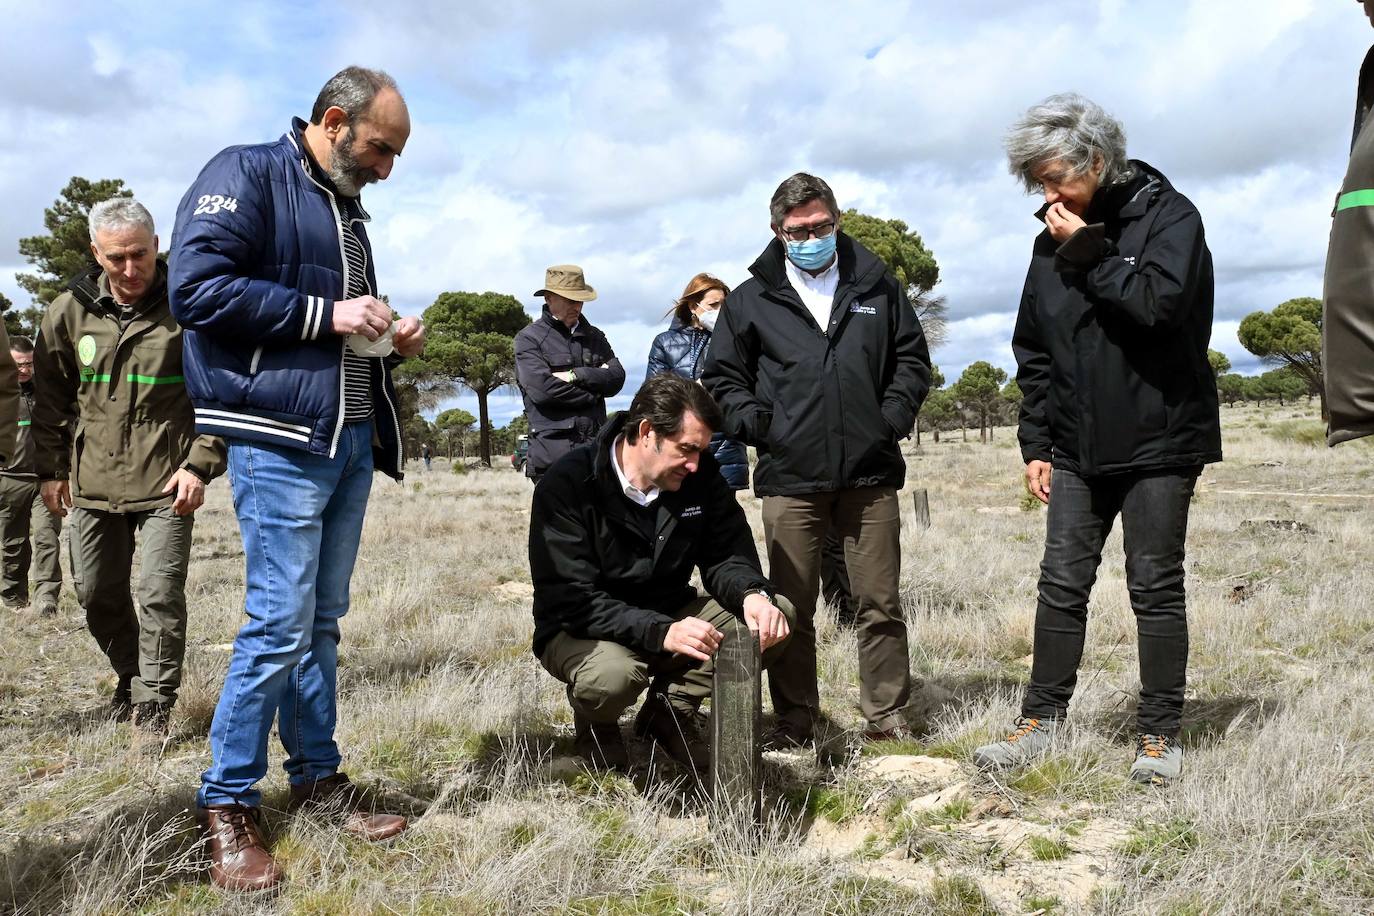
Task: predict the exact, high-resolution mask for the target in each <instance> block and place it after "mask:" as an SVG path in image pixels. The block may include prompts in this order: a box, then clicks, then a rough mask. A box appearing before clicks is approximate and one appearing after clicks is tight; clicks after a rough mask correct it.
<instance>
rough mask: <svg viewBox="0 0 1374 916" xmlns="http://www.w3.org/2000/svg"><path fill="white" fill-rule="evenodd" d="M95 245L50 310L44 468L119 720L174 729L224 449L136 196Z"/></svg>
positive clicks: (104, 218) (123, 202) (104, 214)
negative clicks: (206, 417) (198, 524)
mask: <svg viewBox="0 0 1374 916" xmlns="http://www.w3.org/2000/svg"><path fill="white" fill-rule="evenodd" d="M90 234H91V251H92V253H93V254H94V255H95V259H96V262H97V263H98V265H99V268H98V269H97V270H93V271H91V272H90V273H88V274H84V275H81V276H78V277H76V278H75V279H74V280H72V281H71V283H70V284H69V285H68V290H69V291H68V292H66V293H64V294H62V295H61V296H59V297H58V298H57V299H55V300H54V301H53V303H52V304H51V305H50V306H48V310H47V313H46V314H45V315H44V316H43V325H42V330H41V331H40V332H39V336H38V348H37V352H36V353H35V359H34V375H35V385H36V388H37V392H38V399H37V402H36V404H35V405H34V416H33V439H34V445H35V447H36V456H35V464H36V468H37V472H38V477H39V479H40V480H41V481H42V495H43V502H44V503H45V504H46V505H47V507H48V509H49V510H50V511H52V512H53V513H55V514H57V515H63V516H65V515H67V510H68V509H71V515H70V521H69V523H68V524H69V531H70V533H71V541H70V544H69V549H70V552H71V565H72V584H73V585H74V586H75V588H76V596H77V600H78V601H80V602H81V606H82V608H84V609H85V611H86V623H87V626H88V627H89V628H90V631H91V635H92V636H94V637H95V640H96V642H97V644H99V646H100V648H101V650H102V651H104V652H105V654H106V655H107V656H109V659H110V664H111V665H112V666H113V667H114V670H115V673H116V674H117V675H118V676H119V684H118V686H117V687H116V688H115V693H114V697H113V699H112V701H111V708H112V711H113V712H114V714H115V715H116V717H118V718H123V717H126V716H127V715H128V714H129V713H130V712H133V713H134V714H135V716H134V718H135V722H136V723H137V724H140V725H143V726H145V727H147V728H149V729H150V730H155V731H165V730H166V728H167V723H168V719H169V716H170V714H171V709H172V704H173V703H175V702H176V695H177V688H178V687H179V686H180V684H181V662H182V658H183V656H184V654H185V651H186V569H187V565H188V562H189V560H190V554H191V525H192V519H193V515H192V513H194V512H195V511H196V509H198V508H199V507H200V505H201V503H202V502H203V501H204V498H205V484H206V483H208V482H209V481H210V480H211V479H213V478H214V477H216V476H218V475H219V474H220V473H222V472H223V471H224V467H225V450H224V443H223V442H222V441H221V440H219V439H218V438H215V437H213V436H197V435H196V434H195V418H194V416H193V414H192V410H191V401H190V398H189V397H188V396H187V394H186V385H185V381H184V379H183V378H182V372H181V328H180V327H179V326H178V325H177V323H176V321H175V319H173V318H172V313H171V311H170V309H169V307H168V304H167V270H166V267H165V266H164V265H163V264H161V263H159V262H158V260H157V236H156V235H155V234H154V230H153V218H152V216H151V215H150V214H149V213H148V211H147V209H145V208H144V207H143V205H142V204H139V203H138V202H137V201H134V200H131V199H128V198H117V199H115V200H109V201H105V202H103V203H99V204H96V205H95V206H94V207H92V208H91V215H90ZM135 532H142V539H143V550H142V560H141V561H140V564H139V583H138V603H139V606H140V608H141V613H139V614H137V615H135V612H134V601H133V596H132V594H131V592H130V575H131V568H132V565H133V555H134V535H135ZM135 707H136V709H135Z"/></svg>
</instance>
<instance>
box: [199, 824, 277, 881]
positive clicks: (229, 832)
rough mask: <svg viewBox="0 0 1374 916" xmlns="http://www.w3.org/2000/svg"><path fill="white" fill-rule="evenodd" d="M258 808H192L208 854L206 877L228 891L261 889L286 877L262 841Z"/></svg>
mask: <svg viewBox="0 0 1374 916" xmlns="http://www.w3.org/2000/svg"><path fill="white" fill-rule="evenodd" d="M260 817H261V811H260V810H259V809H257V808H250V807H248V806H247V805H210V806H209V807H206V808H197V809H196V820H197V821H199V822H200V829H201V831H202V832H203V833H204V834H205V844H206V846H207V847H208V851H209V854H210V880H211V881H213V882H214V883H215V885H216V886H217V887H222V888H224V889H225V890H229V891H265V890H270V889H272V888H274V887H276V886H277V885H278V884H280V883H281V882H282V880H283V879H284V878H285V877H286V876H285V875H284V874H283V873H282V870H281V869H280V868H278V867H277V863H276V862H275V861H273V859H272V855H271V853H269V852H268V851H267V844H266V843H264V842H263V841H262V833H261V832H259V830H258V819H259V818H260Z"/></svg>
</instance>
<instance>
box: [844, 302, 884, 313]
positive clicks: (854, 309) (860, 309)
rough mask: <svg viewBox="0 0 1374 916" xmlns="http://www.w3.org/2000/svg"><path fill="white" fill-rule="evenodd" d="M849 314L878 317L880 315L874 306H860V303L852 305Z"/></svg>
mask: <svg viewBox="0 0 1374 916" xmlns="http://www.w3.org/2000/svg"><path fill="white" fill-rule="evenodd" d="M849 314H851V315H876V314H878V310H877V309H876V308H874V307H873V306H871V305H860V304H859V303H857V302H856V303H854V304H853V305H851V306H850V307H849Z"/></svg>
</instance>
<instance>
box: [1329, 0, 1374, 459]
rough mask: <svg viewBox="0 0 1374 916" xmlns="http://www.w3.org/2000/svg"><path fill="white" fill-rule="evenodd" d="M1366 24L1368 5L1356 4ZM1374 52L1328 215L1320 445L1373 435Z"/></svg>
mask: <svg viewBox="0 0 1374 916" xmlns="http://www.w3.org/2000/svg"><path fill="white" fill-rule="evenodd" d="M1362 5H1363V7H1364V12H1365V14H1366V15H1367V16H1368V17H1369V19H1370V22H1371V23H1374V0H1364V3H1363V4H1362ZM1372 108H1374V48H1370V50H1369V53H1368V54H1367V55H1366V56H1365V59H1364V66H1363V67H1361V68H1360V83H1359V88H1358V91H1357V93H1356V96H1355V138H1354V141H1353V144H1352V146H1351V149H1350V161H1349V163H1348V164H1347V165H1346V172H1345V181H1343V182H1342V183H1341V190H1340V194H1339V195H1337V197H1336V209H1335V211H1334V212H1333V213H1332V220H1331V238H1330V240H1329V241H1328V243H1327V249H1326V274H1325V277H1324V283H1323V288H1322V370H1323V371H1322V383H1323V385H1324V386H1325V389H1326V407H1327V412H1328V420H1327V428H1326V441H1327V443H1328V444H1329V445H1332V446H1335V445H1338V444H1339V443H1341V442H1348V441H1349V440H1351V439H1358V438H1360V437H1362V436H1368V435H1371V434H1374V130H1368V129H1366V128H1367V127H1368V120H1369V118H1368V116H1369V112H1370V111H1371V109H1372Z"/></svg>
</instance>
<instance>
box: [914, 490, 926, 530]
mask: <svg viewBox="0 0 1374 916" xmlns="http://www.w3.org/2000/svg"><path fill="white" fill-rule="evenodd" d="M911 502H912V504H913V505H915V507H916V524H917V525H918V526H919V527H921V528H929V527H930V494H928V493H927V492H926V491H925V489H920V490H915V491H913V492H912V494H911Z"/></svg>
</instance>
